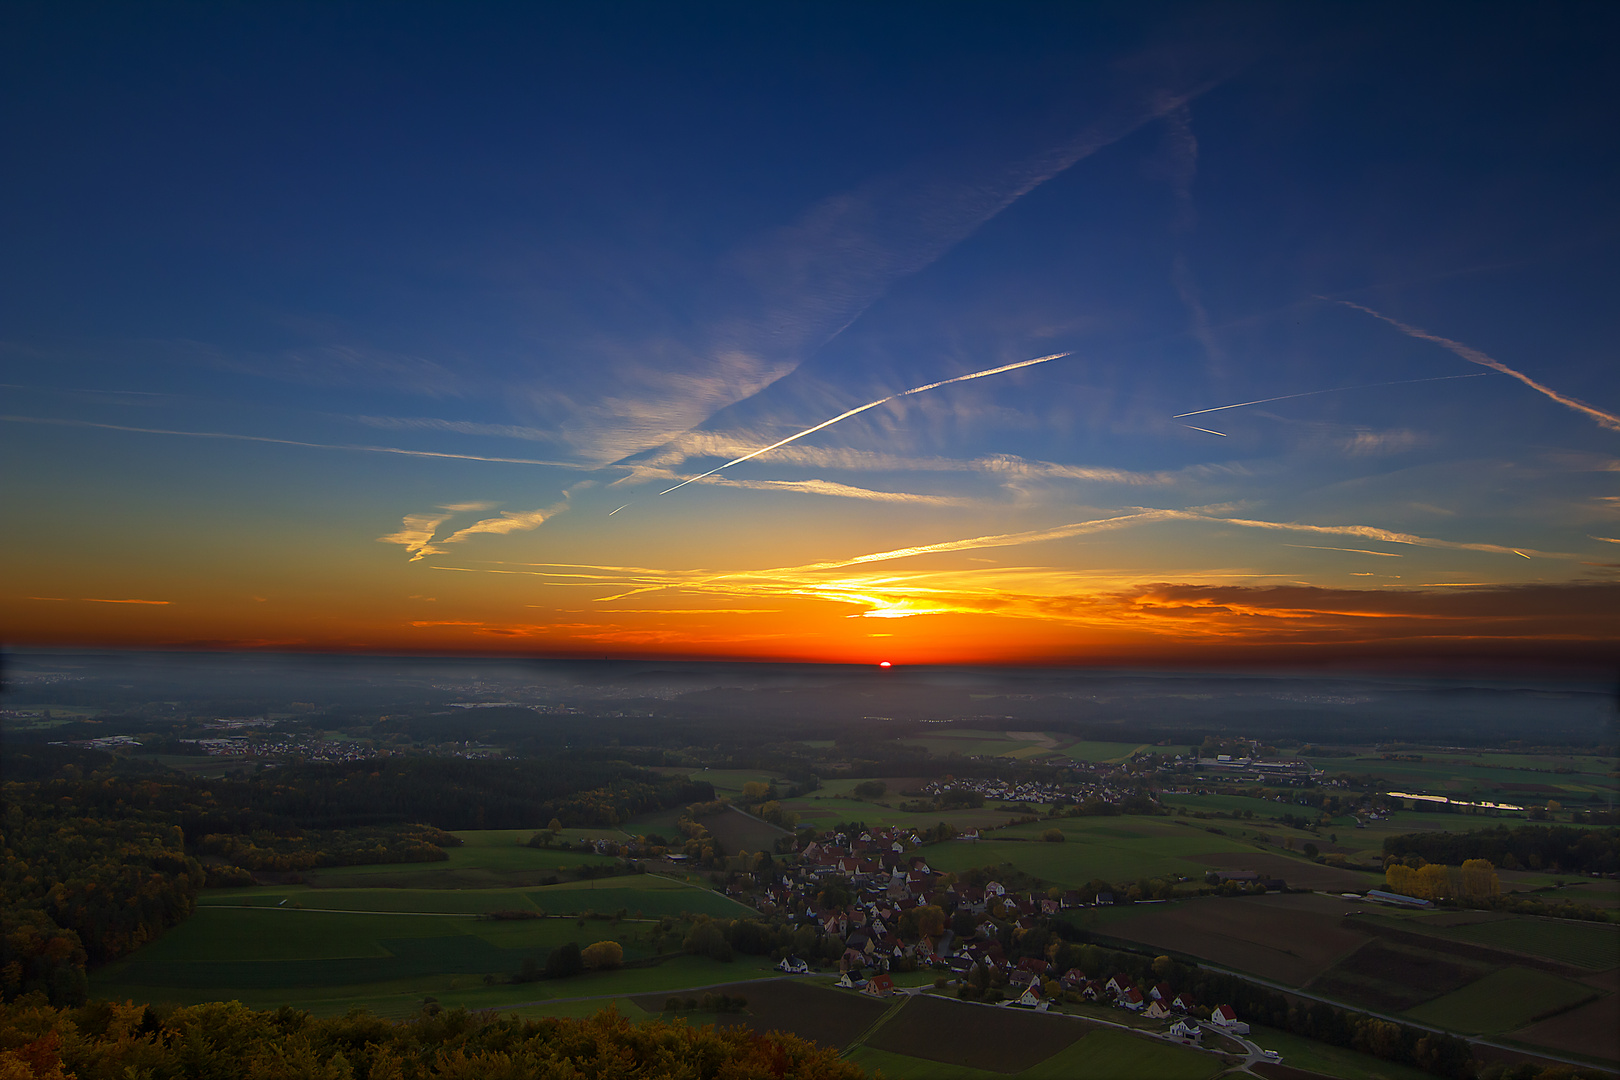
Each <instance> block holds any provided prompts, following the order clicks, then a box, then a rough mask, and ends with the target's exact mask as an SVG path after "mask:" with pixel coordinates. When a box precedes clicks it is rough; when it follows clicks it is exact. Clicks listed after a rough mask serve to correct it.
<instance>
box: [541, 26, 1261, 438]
mask: <svg viewBox="0 0 1620 1080" xmlns="http://www.w3.org/2000/svg"><path fill="white" fill-rule="evenodd" d="M1245 49H1246V46H1242V45H1228V44H1221V45H1216V44H1215V43H1213V42H1210V41H1207V40H1206V41H1202V42H1199V43H1196V44H1192V45H1189V46H1188V47H1186V48H1177V47H1172V46H1164V47H1160V48H1156V49H1154V50H1152V51H1150V52H1146V53H1143V54H1142V55H1139V56H1137V57H1134V58H1131V59H1130V60H1129V61H1126V62H1123V63H1119V64H1116V65H1112V66H1110V67H1108V68H1099V69H1095V70H1094V71H1092V72H1091V73H1090V77H1091V78H1092V83H1093V85H1092V86H1091V87H1090V88H1089V93H1088V97H1087V103H1086V106H1085V107H1084V108H1083V109H1081V108H1075V107H1070V108H1066V109H1062V110H1059V109H1054V110H1053V113H1052V115H1051V117H1050V119H1049V122H1048V123H1046V124H1045V125H1044V126H1043V130H1040V131H1038V132H1034V131H1032V130H1030V129H1032V128H1033V127H1034V126H1035V125H1034V124H1033V122H1032V123H1031V124H1030V125H1029V126H1028V127H1026V128H1024V129H1019V130H1017V131H1014V130H1009V129H1007V128H1002V129H1000V130H998V131H995V132H985V133H984V134H983V135H981V136H980V137H978V138H970V139H968V140H967V141H965V142H964V144H963V145H960V146H957V147H954V148H952V152H951V153H949V154H945V153H941V154H939V155H936V156H935V157H933V158H932V159H930V160H927V161H921V162H918V163H916V164H915V165H913V166H911V167H909V168H903V169H900V170H897V171H895V172H893V173H890V174H887V175H883V176H878V177H874V178H872V179H870V180H868V181H867V182H865V183H862V184H859V185H857V186H855V187H853V188H851V189H848V190H845V191H842V192H838V193H836V194H832V195H829V196H827V197H825V198H822V199H820V200H819V201H818V202H816V203H815V204H814V205H812V206H810V207H809V208H808V209H807V210H805V211H804V212H803V213H802V214H801V215H800V216H799V217H798V219H797V220H795V221H793V222H792V223H791V224H786V225H784V226H782V227H780V228H776V229H773V230H770V231H767V232H765V233H763V234H761V235H759V236H756V237H755V238H753V239H752V240H751V241H748V242H745V243H743V244H741V245H739V246H738V247H737V248H736V249H735V250H733V251H732V252H731V254H730V255H729V256H728V257H727V258H725V259H723V260H721V261H720V263H719V264H718V265H717V266H715V267H713V268H712V269H711V270H710V271H709V272H707V273H703V274H702V275H701V276H703V277H704V278H706V279H708V280H707V284H706V285H705V287H704V288H703V289H702V290H700V293H701V296H700V298H699V301H698V302H697V303H696V304H695V305H694V306H693V310H692V311H691V314H690V315H689V316H688V318H687V320H686V325H685V326H683V327H680V328H679V329H675V328H672V329H670V330H668V331H666V332H663V333H659V332H649V333H647V334H646V335H644V336H643V338H642V339H641V340H632V339H628V338H614V339H611V340H609V339H601V340H597V341H594V342H589V343H586V344H585V346H584V350H585V351H586V352H588V353H589V354H590V355H589V356H583V355H582V356H581V357H580V359H581V363H579V364H578V365H577V371H576V372H575V377H574V379H573V380H572V381H571V382H570V383H568V384H567V385H558V384H557V383H555V382H552V383H547V384H544V385H536V386H535V387H533V388H532V389H531V391H530V400H531V402H532V404H533V406H534V408H535V409H536V411H537V412H538V413H540V414H541V415H543V416H545V417H546V418H547V424H546V425H545V426H547V427H554V428H555V429H556V430H557V431H558V432H559V433H561V434H562V435H563V437H564V438H565V439H566V440H567V442H568V443H569V444H570V445H572V446H573V447H575V448H576V449H577V450H578V452H579V453H580V454H581V455H582V456H583V457H584V458H587V459H589V460H592V461H594V462H595V463H597V464H607V463H609V462H613V461H622V460H623V459H624V458H626V457H628V456H631V455H633V454H635V453H637V452H640V451H644V450H647V449H649V448H652V447H655V446H659V445H661V444H663V443H665V442H667V441H669V440H670V439H672V438H675V437H677V436H679V435H680V434H681V433H682V432H684V431H688V430H691V429H693V428H695V427H698V426H699V425H700V424H702V423H703V422H704V421H706V420H708V419H709V418H710V417H712V416H714V415H715V414H716V413H717V412H719V411H720V410H721V409H723V408H725V407H727V406H730V405H733V404H735V403H737V402H739V401H743V400H746V399H747V398H750V397H753V396H754V395H756V394H758V393H759V392H760V391H761V390H763V389H765V388H766V387H767V386H769V385H771V384H772V383H774V382H776V381H777V380H778V379H780V378H782V377H783V376H785V375H787V374H789V373H790V372H792V371H794V370H795V369H796V368H797V367H798V366H799V365H800V364H801V363H803V362H804V361H805V360H806V359H807V358H808V357H809V356H811V355H813V354H814V353H815V352H816V350H818V349H820V348H821V347H822V346H824V345H825V344H826V343H827V342H828V341H830V340H832V339H833V338H835V337H836V336H838V335H839V334H840V333H842V332H843V331H844V329H845V328H846V327H848V326H850V325H851V324H852V323H853V322H854V321H855V320H856V319H858V318H859V317H860V316H861V314H862V313H863V312H865V311H866V310H867V308H869V307H870V306H871V305H872V304H873V303H875V302H877V301H878V300H879V299H880V298H881V297H882V296H883V295H884V294H886V293H887V292H888V291H889V289H890V288H891V287H893V285H894V284H895V283H897V282H899V281H901V280H903V279H905V278H907V277H909V276H911V275H913V274H916V273H917V272H918V271H920V270H923V269H924V268H926V267H928V266H930V265H931V264H933V263H934V262H936V261H937V260H938V259H940V258H941V257H942V256H944V255H945V254H946V253H947V252H949V251H950V250H951V249H953V248H954V247H956V246H957V245H958V244H960V243H961V242H962V241H963V240H966V239H967V238H968V237H970V236H972V235H973V234H974V233H975V232H977V231H978V230H979V229H980V228H981V227H982V226H983V225H984V224H985V223H987V222H989V221H990V220H991V219H993V218H995V217H996V216H997V215H998V214H1000V213H1002V212H1003V211H1004V210H1006V209H1007V208H1008V207H1010V206H1012V205H1013V204H1014V203H1016V202H1017V201H1018V200H1019V199H1021V198H1023V197H1024V196H1025V195H1027V194H1028V193H1030V192H1031V191H1034V190H1035V189H1036V188H1038V187H1040V186H1041V185H1042V184H1044V183H1046V182H1048V181H1049V180H1051V179H1052V178H1054V177H1056V176H1058V175H1061V174H1062V173H1064V172H1065V171H1067V170H1068V169H1070V168H1072V167H1073V166H1074V165H1075V164H1076V163H1078V162H1080V161H1083V160H1085V159H1086V158H1088V157H1089V156H1091V155H1092V154H1095V153H1096V152H1098V151H1099V150H1102V149H1103V148H1105V147H1108V146H1110V145H1112V144H1114V143H1116V142H1118V141H1119V140H1120V139H1123V138H1124V137H1126V136H1127V135H1129V134H1131V133H1132V132H1134V131H1136V130H1138V129H1139V128H1141V127H1142V126H1143V125H1145V124H1148V123H1150V122H1152V121H1153V120H1154V119H1156V118H1158V117H1161V116H1164V115H1166V114H1167V113H1169V112H1171V111H1173V110H1176V109H1178V108H1181V107H1182V106H1184V105H1185V104H1186V103H1187V102H1188V101H1190V100H1192V99H1194V98H1196V97H1197V96H1198V95H1200V94H1202V93H1204V92H1205V91H1206V90H1208V89H1209V88H1211V87H1212V86H1215V85H1218V84H1219V82H1220V81H1221V80H1222V79H1224V78H1225V77H1226V75H1227V74H1228V73H1229V72H1231V71H1232V70H1235V68H1236V67H1237V65H1238V64H1239V63H1240V62H1241V58H1240V56H1239V55H1238V54H1239V52H1241V51H1244V50H1245Z"/></svg>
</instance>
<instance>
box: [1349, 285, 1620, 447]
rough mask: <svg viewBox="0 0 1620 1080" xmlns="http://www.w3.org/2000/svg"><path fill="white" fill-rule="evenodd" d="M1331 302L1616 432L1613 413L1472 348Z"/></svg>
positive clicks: (1619, 422) (1619, 421)
mask: <svg viewBox="0 0 1620 1080" xmlns="http://www.w3.org/2000/svg"><path fill="white" fill-rule="evenodd" d="M1323 299H1326V297H1323ZM1333 302H1334V303H1338V304H1343V305H1344V306H1345V307H1350V308H1355V309H1356V310H1357V311H1364V312H1366V313H1367V314H1368V315H1371V316H1372V317H1373V318H1375V319H1381V320H1383V321H1384V322H1387V323H1388V324H1389V325H1391V326H1393V327H1394V328H1395V329H1397V330H1399V331H1400V332H1401V333H1403V334H1405V335H1407V336H1408V337H1414V338H1417V339H1418V340H1419V341H1432V342H1434V343H1435V344H1436V345H1439V346H1441V347H1442V348H1444V349H1447V350H1449V351H1450V352H1453V353H1455V354H1456V355H1458V356H1460V357H1462V358H1463V359H1464V360H1467V361H1468V362H1469V363H1470V364H1478V365H1479V366H1480V367H1488V368H1490V369H1491V370H1492V371H1500V372H1501V373H1502V374H1503V375H1507V376H1510V377H1512V378H1515V379H1517V380H1519V381H1520V382H1522V383H1524V385H1526V386H1528V387H1529V388H1530V389H1532V390H1534V391H1535V392H1536V393H1538V394H1543V395H1545V396H1546V397H1549V398H1551V399H1552V400H1554V401H1556V402H1558V404H1560V405H1562V406H1564V407H1565V408H1567V409H1573V410H1574V411H1575V412H1578V413H1581V414H1583V415H1585V416H1588V417H1590V418H1591V419H1592V420H1595V421H1596V422H1597V425H1598V426H1599V427H1602V428H1607V429H1608V430H1610V431H1620V416H1616V415H1615V414H1614V413H1611V412H1607V411H1605V410H1603V409H1600V408H1598V407H1597V406H1595V405H1588V404H1587V403H1586V402H1584V401H1582V400H1580V399H1579V398H1574V397H1570V396H1569V395H1568V394H1562V393H1559V392H1558V391H1557V390H1554V389H1553V388H1552V387H1550V386H1546V385H1544V384H1542V383H1539V382H1537V381H1536V380H1535V379H1532V378H1531V377H1530V376H1528V375H1526V374H1524V372H1522V371H1516V370H1514V369H1513V368H1510V367H1508V366H1507V365H1506V364H1504V363H1502V361H1500V360H1497V359H1495V358H1494V357H1490V356H1487V355H1485V354H1484V353H1482V352H1480V351H1479V350H1478V349H1475V348H1473V347H1472V346H1468V345H1464V344H1463V343H1462V342H1460V341H1452V340H1451V339H1450V338H1448V337H1441V336H1440V335H1439V334H1431V333H1430V332H1429V331H1427V330H1423V329H1420V328H1418V327H1416V326H1412V325H1410V324H1408V323H1403V322H1401V321H1400V320H1399V319H1392V318H1390V317H1389V316H1388V315H1385V314H1383V313H1381V312H1377V311H1374V310H1373V309H1372V308H1370V307H1366V306H1364V305H1362V304H1357V303H1355V302H1353V301H1350V300H1336V301H1333Z"/></svg>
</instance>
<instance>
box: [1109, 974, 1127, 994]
mask: <svg viewBox="0 0 1620 1080" xmlns="http://www.w3.org/2000/svg"><path fill="white" fill-rule="evenodd" d="M1130 988H1131V984H1130V981H1129V980H1128V979H1126V978H1125V976H1123V975H1115V976H1114V977H1113V978H1112V979H1109V980H1108V981H1107V982H1106V983H1104V984H1103V989H1104V990H1107V991H1108V992H1109V993H1110V994H1123V993H1124V992H1125V991H1127V990H1129V989H1130Z"/></svg>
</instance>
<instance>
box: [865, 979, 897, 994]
mask: <svg viewBox="0 0 1620 1080" xmlns="http://www.w3.org/2000/svg"><path fill="white" fill-rule="evenodd" d="M862 993H865V994H871V995H872V996H873V997H888V996H889V995H890V994H892V993H894V979H892V978H890V977H889V976H888V975H874V976H872V977H871V978H870V979H868V980H867V982H866V989H865V990H863V991H862Z"/></svg>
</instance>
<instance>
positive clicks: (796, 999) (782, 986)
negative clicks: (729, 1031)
mask: <svg viewBox="0 0 1620 1080" xmlns="http://www.w3.org/2000/svg"><path fill="white" fill-rule="evenodd" d="M715 992H717V993H722V994H732V995H739V996H742V997H745V998H747V999H748V1009H747V1011H746V1012H743V1013H723V1014H719V1015H715V1016H708V1015H701V1014H699V1015H696V1016H693V1015H691V1014H687V1013H681V1014H679V1015H682V1016H687V1017H688V1019H689V1020H690V1021H691V1022H692V1023H714V1024H716V1025H720V1026H734V1025H740V1024H746V1025H747V1026H749V1027H751V1028H753V1029H754V1030H756V1031H762V1032H763V1031H789V1032H792V1033H793V1034H795V1035H798V1036H800V1037H802V1038H805V1039H809V1040H811V1041H812V1042H818V1043H821V1044H822V1045H823V1046H848V1045H849V1044H850V1043H852V1042H854V1041H855V1039H856V1038H858V1037H859V1036H860V1034H861V1033H862V1032H863V1031H865V1030H866V1029H867V1028H869V1027H871V1026H872V1025H873V1024H874V1023H876V1022H877V1021H878V1020H879V1019H880V1018H881V1017H882V1016H883V1014H884V1013H886V1012H887V1011H888V1010H889V1007H890V1004H891V1003H890V1002H887V1001H879V1000H877V999H876V998H872V997H867V996H865V995H863V994H848V993H839V992H836V991H834V990H831V989H828V988H827V987H826V986H825V985H824V984H821V985H818V984H817V983H813V982H800V981H797V980H788V979H782V980H777V981H775V982H759V983H740V984H737V985H733V986H721V987H717V988H716V989H715ZM667 998H668V995H660V994H647V995H644V996H642V997H638V998H635V999H634V1001H635V1004H636V1005H637V1006H638V1007H639V1008H641V1009H644V1010H645V1011H647V1012H648V1013H650V1014H652V1015H653V1016H658V1015H661V1014H662V1012H663V1008H664V1003H665V1001H666V1000H667Z"/></svg>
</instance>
